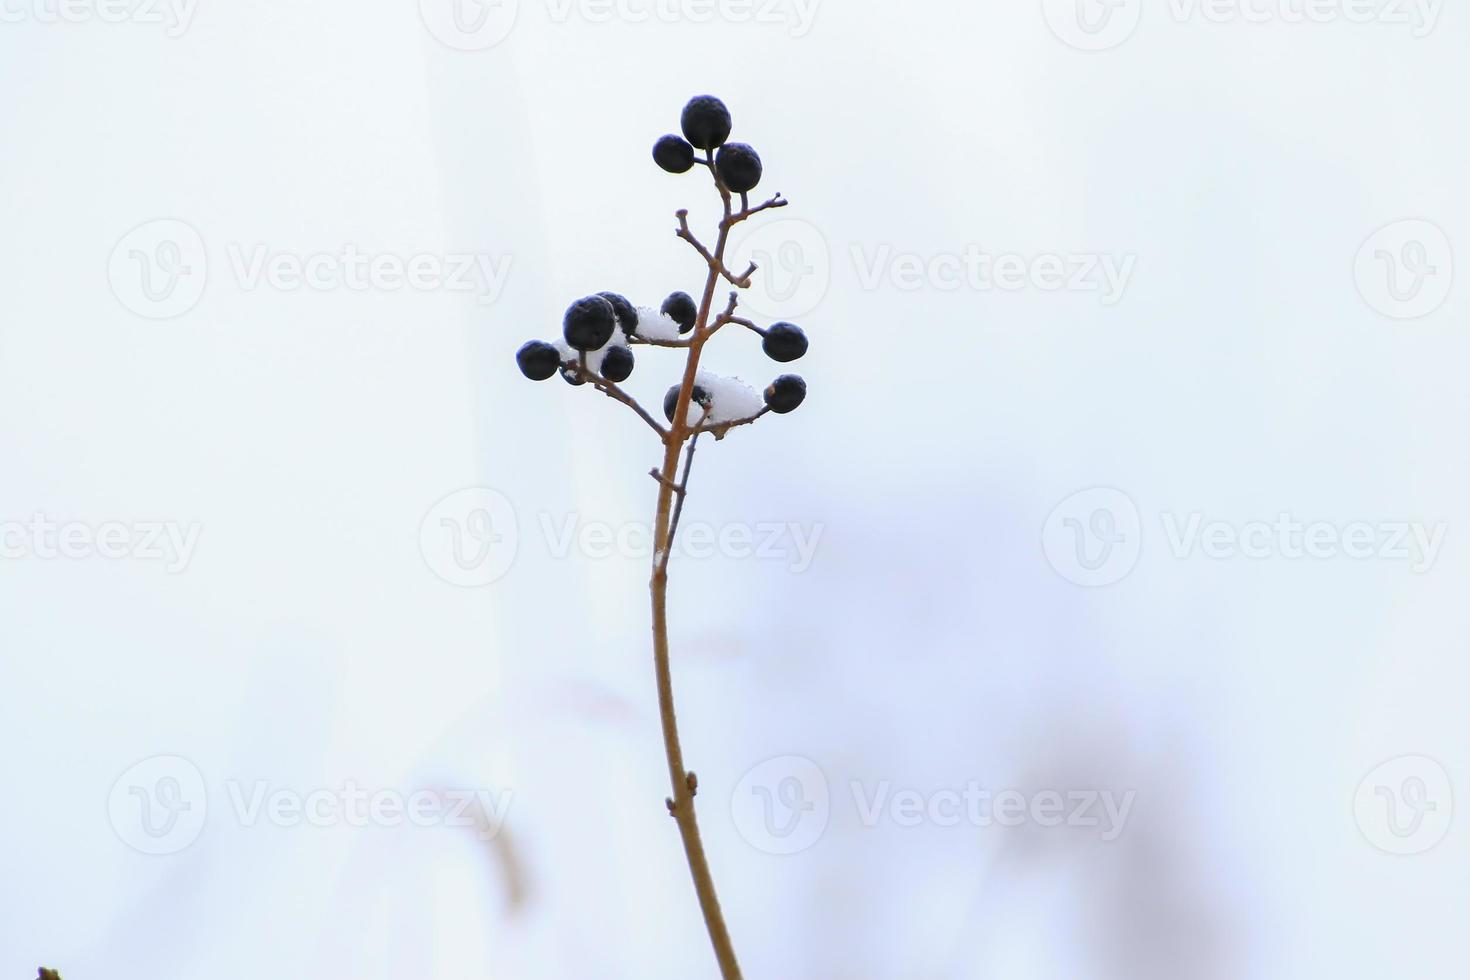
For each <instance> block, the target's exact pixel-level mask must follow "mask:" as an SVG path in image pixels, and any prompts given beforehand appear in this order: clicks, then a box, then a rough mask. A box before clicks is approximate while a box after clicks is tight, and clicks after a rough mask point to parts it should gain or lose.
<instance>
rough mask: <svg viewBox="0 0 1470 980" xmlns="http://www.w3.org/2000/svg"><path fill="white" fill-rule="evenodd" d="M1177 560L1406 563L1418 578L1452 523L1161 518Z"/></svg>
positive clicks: (1430, 566)
mask: <svg viewBox="0 0 1470 980" xmlns="http://www.w3.org/2000/svg"><path fill="white" fill-rule="evenodd" d="M1162 520H1163V524H1164V536H1165V538H1166V539H1167V540H1168V542H1169V551H1170V552H1171V553H1172V554H1173V556H1174V557H1175V558H1179V559H1187V558H1191V557H1193V556H1194V555H1196V554H1202V555H1204V556H1205V557H1206V558H1216V559H1226V558H1250V559H1255V560H1262V559H1267V558H1286V559H1292V560H1295V559H1301V558H1313V559H1321V560H1331V559H1335V558H1347V559H1350V560H1353V561H1366V560H1370V559H1371V560H1378V561H1401V562H1407V563H1408V565H1409V568H1410V570H1411V571H1413V572H1414V573H1415V574H1423V573H1425V572H1428V571H1430V570H1431V569H1433V568H1434V563H1435V562H1436V561H1437V560H1438V559H1439V552H1440V548H1441V547H1443V546H1444V541H1445V535H1446V534H1447V533H1448V532H1449V525H1447V524H1445V523H1444V522H1443V521H1441V522H1439V523H1437V524H1433V525H1428V524H1424V523H1421V522H1419V521H1377V522H1371V523H1370V522H1368V521H1349V522H1347V523H1345V524H1335V523H1332V522H1331V521H1303V520H1299V519H1297V518H1295V517H1293V516H1292V515H1290V514H1278V515H1277V516H1276V517H1275V518H1274V519H1273V520H1270V521H1244V522H1240V523H1235V522H1231V521H1218V520H1206V519H1205V517H1204V515H1202V514H1198V513H1195V514H1189V515H1187V516H1185V517H1181V516H1179V515H1177V514H1171V513H1166V514H1164V515H1162Z"/></svg>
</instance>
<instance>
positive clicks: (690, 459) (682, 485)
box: [663, 405, 710, 790]
mask: <svg viewBox="0 0 1470 980" xmlns="http://www.w3.org/2000/svg"><path fill="white" fill-rule="evenodd" d="M709 413H710V406H708V405H706V406H705V407H704V411H703V412H701V413H700V416H699V421H698V422H696V423H695V424H694V435H693V436H691V437H690V438H689V446H688V448H686V449H685V450H684V476H683V478H682V479H680V480H679V482H678V484H677V485H676V486H675V487H674V488H673V490H674V494H675V496H676V497H677V498H678V499H676V500H675V501H674V516H673V517H672V518H670V519H669V547H668V549H667V550H665V551H664V555H663V567H664V569H665V570H667V569H668V567H669V555H670V554H671V553H672V552H673V550H674V535H675V534H677V533H678V531H679V517H680V515H682V514H683V513H684V498H685V497H686V496H688V495H689V471H690V470H692V469H694V447H695V446H697V445H698V444H699V433H700V432H701V431H703V430H702V426H703V425H704V420H705V419H707V418H709ZM690 789H691V790H692V789H693V787H690Z"/></svg>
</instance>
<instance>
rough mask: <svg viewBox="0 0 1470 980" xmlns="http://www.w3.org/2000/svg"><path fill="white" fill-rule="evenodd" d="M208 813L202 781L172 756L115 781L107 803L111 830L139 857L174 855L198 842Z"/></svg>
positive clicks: (152, 760) (193, 767)
mask: <svg viewBox="0 0 1470 980" xmlns="http://www.w3.org/2000/svg"><path fill="white" fill-rule="evenodd" d="M208 810H209V797H208V794H207V793H206V792H205V789H204V775H203V774H202V773H201V772H200V771H199V767H197V766H196V765H194V763H192V762H190V761H189V760H188V759H185V758H183V757H181V756H177V755H156V756H153V757H152V758H148V759H144V760H143V761H142V762H139V763H137V764H136V765H134V766H132V767H131V768H130V769H128V771H127V772H125V773H123V774H122V775H121V776H119V777H118V779H117V782H115V783H113V785H112V792H111V793H109V794H108V797H107V815H108V818H109V819H110V820H111V822H112V829H113V830H114V831H115V832H116V833H117V836H118V838H119V839H121V840H122V842H123V843H124V844H127V845H128V846H129V847H131V848H133V849H134V850H136V851H140V852H142V853H143V854H177V853H178V852H179V851H182V850H183V849H184V848H186V847H188V846H189V845H190V844H192V843H194V841H195V840H197V839H198V838H199V835H200V833H201V832H203V830H204V820H205V816H206V815H207V813H208Z"/></svg>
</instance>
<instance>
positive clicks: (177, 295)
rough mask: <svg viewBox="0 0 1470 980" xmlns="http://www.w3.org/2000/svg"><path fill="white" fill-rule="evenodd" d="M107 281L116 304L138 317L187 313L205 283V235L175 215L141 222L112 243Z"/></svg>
mask: <svg viewBox="0 0 1470 980" xmlns="http://www.w3.org/2000/svg"><path fill="white" fill-rule="evenodd" d="M107 281H108V282H109V283H110V284H111V285H112V294H113V295H114V296H116V297H117V300H118V302H119V303H121V304H122V305H123V306H124V307H126V308H127V309H129V310H131V311H132V312H134V313H136V314H138V315H139V316H142V317H148V318H149V319H151V320H167V319H169V318H171V317H176V316H180V315H182V314H184V313H188V312H189V311H190V310H192V309H193V308H194V307H195V306H197V305H198V304H199V300H200V299H201V298H202V297H203V296H204V286H205V284H206V283H207V282H208V281H209V256H208V254H207V253H206V252H205V249H204V239H203V238H202V237H200V235H199V232H198V231H197V230H196V229H195V228H194V226H193V225H190V224H189V223H188V222H186V221H180V220H178V219H177V218H160V219H159V220H157V221H149V222H145V223H144V224H141V225H139V226H138V227H136V228H134V229H133V230H132V231H130V232H128V233H127V234H126V235H124V236H123V237H122V238H121V239H119V240H118V243H117V245H115V246H114V247H113V249H112V257H111V258H110V259H109V260H108V263H107Z"/></svg>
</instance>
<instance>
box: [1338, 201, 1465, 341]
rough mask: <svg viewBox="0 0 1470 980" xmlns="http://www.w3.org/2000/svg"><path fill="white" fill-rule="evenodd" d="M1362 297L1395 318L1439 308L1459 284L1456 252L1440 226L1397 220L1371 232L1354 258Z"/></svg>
mask: <svg viewBox="0 0 1470 980" xmlns="http://www.w3.org/2000/svg"><path fill="white" fill-rule="evenodd" d="M1353 279H1354V280H1355V281H1356V282H1357V284H1358V293H1359V295H1361V296H1362V297H1363V301H1364V302H1365V303H1367V304H1368V305H1369V306H1370V307H1372V308H1373V309H1374V310H1375V311H1377V312H1378V313H1381V314H1383V315H1384V316H1387V317H1392V318H1393V319H1395V320H1416V319H1418V318H1420V317H1425V316H1428V315H1429V314H1431V313H1433V312H1435V311H1436V310H1438V309H1439V308H1440V307H1441V306H1443V305H1444V304H1445V301H1446V300H1448V299H1449V296H1450V289H1451V288H1452V287H1453V286H1454V283H1455V252H1454V248H1453V247H1452V246H1451V245H1450V239H1449V236H1448V235H1446V234H1445V233H1444V230H1443V229H1442V228H1440V227H1439V226H1438V225H1436V224H1434V223H1433V222H1430V221H1424V220H1421V219H1408V220H1404V221H1395V222H1394V223H1393V224H1390V225H1386V226H1384V227H1383V228H1380V229H1378V230H1377V231H1375V232H1374V233H1373V234H1372V235H1370V236H1368V240H1367V241H1365V242H1364V243H1363V245H1362V247H1361V248H1359V249H1358V255H1357V258H1356V259H1354V261H1353Z"/></svg>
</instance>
